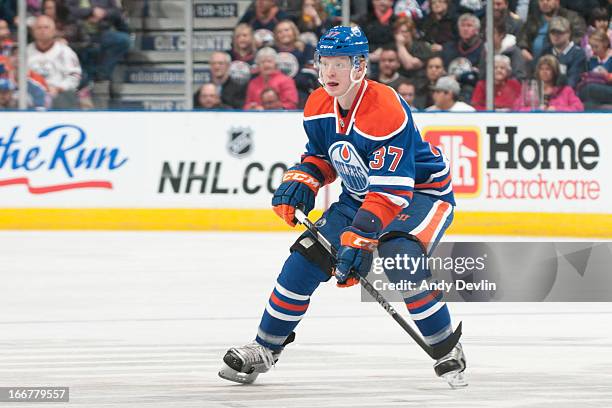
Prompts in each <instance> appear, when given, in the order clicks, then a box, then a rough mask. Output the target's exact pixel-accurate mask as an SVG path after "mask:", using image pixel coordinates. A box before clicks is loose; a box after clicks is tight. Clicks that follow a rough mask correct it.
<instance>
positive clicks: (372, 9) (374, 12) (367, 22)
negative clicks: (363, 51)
mask: <svg viewBox="0 0 612 408" xmlns="http://www.w3.org/2000/svg"><path fill="white" fill-rule="evenodd" d="M392 6H393V0H371V1H370V3H369V4H368V12H366V13H365V14H362V15H361V17H359V18H358V19H357V24H358V25H359V27H361V29H362V30H363V32H364V33H365V35H366V36H367V37H368V42H369V45H370V55H369V56H370V62H371V63H372V64H371V65H370V67H369V68H370V74H371V75H372V76H373V77H376V75H377V70H378V60H379V59H380V53H381V52H382V47H383V46H385V45H387V44H392V43H393V41H394V39H393V23H394V22H395V16H394V15H393V7H392Z"/></svg>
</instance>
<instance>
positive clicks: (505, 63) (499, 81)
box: [472, 55, 521, 110]
mask: <svg viewBox="0 0 612 408" xmlns="http://www.w3.org/2000/svg"><path fill="white" fill-rule="evenodd" d="M511 73H512V67H511V65H510V58H508V57H507V56H505V55H496V56H495V75H494V80H495V85H494V89H495V102H494V104H495V110H510V109H512V107H513V106H514V104H515V103H516V100H517V99H518V97H519V96H520V95H521V84H520V82H519V81H517V80H516V79H513V78H510V74H511ZM472 106H473V107H474V108H476V110H486V109H487V82H486V81H485V80H484V79H483V80H480V81H478V83H477V84H476V89H474V93H473V94H472Z"/></svg>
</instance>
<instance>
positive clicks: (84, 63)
mask: <svg viewBox="0 0 612 408" xmlns="http://www.w3.org/2000/svg"><path fill="white" fill-rule="evenodd" d="M26 4H27V12H28V18H27V20H26V21H25V22H24V23H25V24H26V25H27V29H28V40H29V44H28V46H27V65H28V66H27V67H26V69H27V70H28V73H27V78H28V85H27V86H28V92H27V93H28V107H29V108H35V109H49V108H51V109H78V108H91V107H93V105H92V100H91V89H92V87H93V84H94V82H101V83H102V84H103V85H104V84H106V86H107V87H108V90H110V89H111V87H110V80H111V79H112V75H113V71H114V70H115V67H116V66H117V64H118V63H119V62H120V61H121V60H122V59H123V58H124V57H125V56H126V54H127V52H128V50H129V49H130V45H131V37H130V35H129V33H128V31H129V30H128V26H127V23H126V19H125V18H124V12H123V9H122V7H121V2H120V0H27V3H26ZM21 23H22V22H21V21H19V18H18V16H17V1H16V0H0V92H4V94H3V96H2V98H1V99H2V100H1V101H0V108H4V109H7V108H8V109H10V108H14V107H15V106H16V92H17V83H18V81H17V78H18V73H19V69H23V68H20V67H19V66H18V62H19V59H18V50H17V42H16V41H15V38H16V31H17V29H18V26H19V24H21ZM9 92H10V95H9Z"/></svg>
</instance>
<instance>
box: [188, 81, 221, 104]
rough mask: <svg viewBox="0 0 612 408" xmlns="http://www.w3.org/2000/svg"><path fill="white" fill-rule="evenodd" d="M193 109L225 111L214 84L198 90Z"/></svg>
mask: <svg viewBox="0 0 612 408" xmlns="http://www.w3.org/2000/svg"><path fill="white" fill-rule="evenodd" d="M193 106H194V108H196V109H227V106H225V105H224V104H222V103H221V94H220V93H219V88H217V86H215V84H211V83H208V84H204V85H202V86H201V87H200V89H198V91H197V92H196V94H195V96H194V104H193Z"/></svg>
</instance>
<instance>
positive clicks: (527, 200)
mask: <svg viewBox="0 0 612 408" xmlns="http://www.w3.org/2000/svg"><path fill="white" fill-rule="evenodd" d="M414 116H415V122H416V124H417V125H418V128H419V129H420V131H421V134H422V135H423V137H424V139H426V140H427V141H429V142H430V143H432V144H434V145H436V146H439V147H440V148H441V149H442V150H443V151H444V152H445V154H446V155H447V156H448V157H449V159H450V163H449V166H450V168H451V172H452V174H453V186H454V190H455V192H456V196H457V213H456V218H455V221H454V223H453V226H452V227H451V232H453V233H456V234H511V235H540V236H577V237H578V236H579V237H607V238H612V213H611V211H610V208H612V205H611V204H612V188H611V187H610V186H609V183H606V181H607V179H608V178H609V175H610V174H612V164H611V158H612V140H611V139H610V136H611V135H610V134H609V133H610V132H609V129H610V125H612V120H611V119H612V116H611V115H610V114H567V113H564V114H509V113H508V114H501V113H472V114H455V113H452V114H445V113H437V114H434V113H417V114H415V115H414ZM578 130H579V131H578ZM305 142H306V137H305V134H304V131H303V129H302V124H301V113H299V112H272V113H254V112H206V113H202V112H153V113H152V112H55V113H54V112H36V113H20V112H12V113H5V114H4V115H3V120H2V122H1V123H0V197H1V199H0V208H1V210H2V211H0V228H2V229H136V230H143V229H144V230H146V229H151V230H164V229H168V230H250V231H276V230H286V229H287V227H285V226H284V225H283V224H282V222H281V221H280V220H278V219H277V218H276V216H275V215H274V213H273V212H271V211H270V199H271V194H272V192H273V191H274V189H275V188H276V186H278V183H279V181H280V177H281V175H282V173H283V172H284V171H285V169H286V168H288V167H290V166H292V165H293V164H294V163H295V162H297V161H299V156H300V153H301V152H302V151H303V150H304V145H305ZM339 190H340V185H339V183H338V182H336V183H335V184H334V185H332V186H330V187H329V188H326V189H324V190H323V191H322V194H319V201H318V208H319V209H323V208H325V207H326V206H327V205H328V204H329V203H330V202H333V199H334V197H336V196H337V194H338V192H339Z"/></svg>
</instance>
